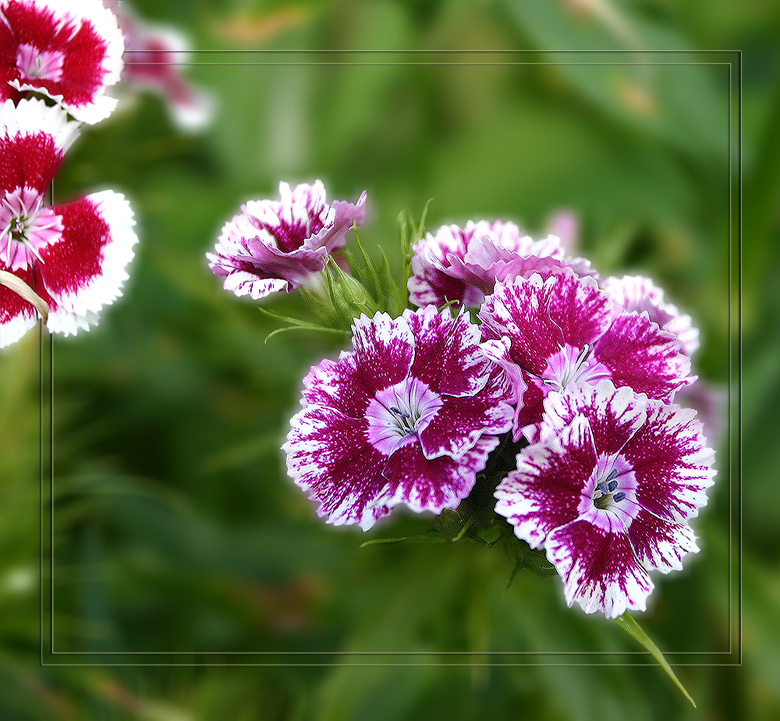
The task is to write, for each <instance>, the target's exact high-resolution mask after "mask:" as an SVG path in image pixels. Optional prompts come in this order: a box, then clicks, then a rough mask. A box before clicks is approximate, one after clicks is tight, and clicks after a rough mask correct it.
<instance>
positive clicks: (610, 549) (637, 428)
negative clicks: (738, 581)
mask: <svg viewBox="0 0 780 721" xmlns="http://www.w3.org/2000/svg"><path fill="white" fill-rule="evenodd" d="M701 430H702V428H701V423H699V422H698V421H697V420H695V412H694V411H691V410H687V409H682V408H680V406H677V405H665V404H664V403H662V402H660V401H656V400H652V399H648V398H647V396H645V395H637V394H636V393H634V392H633V391H632V390H631V389H630V388H620V389H616V388H615V386H614V385H613V384H612V383H611V382H610V381H601V382H600V383H599V384H598V385H596V386H581V387H575V388H569V389H567V390H566V391H565V392H564V393H552V394H550V395H549V396H548V397H547V399H546V400H545V414H544V419H543V421H542V424H541V428H540V439H539V442H538V443H536V444H534V445H531V446H528V447H526V448H524V449H523V450H522V451H521V452H520V453H519V454H518V456H517V470H515V471H511V472H510V473H509V475H508V476H507V477H506V478H505V479H504V480H503V481H501V483H500V484H499V485H498V488H497V489H496V492H495V496H496V498H497V499H498V502H497V504H496V512H497V513H499V514H501V515H502V516H506V518H507V519H508V521H509V523H511V524H512V525H513V526H514V528H515V534H516V535H517V536H518V537H519V538H521V539H523V540H524V541H527V542H528V544H529V545H530V546H531V547H532V548H544V550H545V552H546V555H547V558H548V560H549V561H550V563H552V564H553V565H554V566H555V568H556V570H557V571H558V574H559V575H560V576H561V578H562V579H563V583H564V592H565V597H566V601H567V603H568V604H569V605H570V606H571V605H572V604H573V603H574V602H575V601H576V602H577V603H578V604H579V605H580V606H582V608H583V610H584V611H585V612H586V613H593V612H595V611H603V612H604V614H605V615H606V616H607V617H608V618H615V617H617V616H620V615H621V614H622V613H624V612H625V611H626V610H644V609H645V605H646V599H647V596H648V595H649V594H650V592H651V591H652V589H653V582H652V580H651V579H650V575H649V573H648V571H650V570H653V569H655V570H658V571H660V572H662V573H668V572H669V571H671V570H679V569H681V568H682V559H683V557H684V556H685V555H686V554H688V553H691V552H696V551H698V548H697V546H696V538H695V535H694V533H693V531H692V530H691V528H690V527H689V526H688V523H687V522H688V520H689V519H690V518H692V517H694V516H696V515H697V513H698V509H699V508H700V507H701V506H703V505H705V503H706V502H707V498H706V495H705V490H706V489H707V488H708V487H709V486H710V485H711V484H712V478H713V476H714V470H713V469H712V467H711V466H712V463H713V459H714V454H713V452H712V450H710V449H709V448H707V446H706V439H705V438H704V437H703V436H702V432H701Z"/></svg>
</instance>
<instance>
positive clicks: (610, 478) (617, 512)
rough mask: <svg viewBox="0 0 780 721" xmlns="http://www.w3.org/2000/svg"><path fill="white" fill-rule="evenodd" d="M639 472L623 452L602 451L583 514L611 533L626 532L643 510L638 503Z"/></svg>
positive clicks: (582, 502)
mask: <svg viewBox="0 0 780 721" xmlns="http://www.w3.org/2000/svg"><path fill="white" fill-rule="evenodd" d="M636 488H637V482H636V474H635V473H634V469H633V466H632V465H631V464H630V463H629V462H628V461H627V460H626V459H625V458H624V457H623V456H622V455H620V454H619V453H618V454H616V455H607V454H605V453H602V454H601V455H599V457H598V460H597V461H596V467H595V468H594V469H593V472H592V473H591V475H590V478H589V480H588V482H587V484H586V485H585V487H584V488H583V491H582V495H581V498H580V503H579V506H578V510H579V514H580V517H581V518H583V519H584V520H587V521H589V522H590V523H592V524H593V525H594V526H596V527H598V528H601V529H602V530H604V531H607V532H608V533H622V532H625V531H626V530H628V527H629V526H630V525H631V522H632V521H633V520H634V518H636V516H637V514H638V513H639V511H640V506H639V504H638V503H637V502H636Z"/></svg>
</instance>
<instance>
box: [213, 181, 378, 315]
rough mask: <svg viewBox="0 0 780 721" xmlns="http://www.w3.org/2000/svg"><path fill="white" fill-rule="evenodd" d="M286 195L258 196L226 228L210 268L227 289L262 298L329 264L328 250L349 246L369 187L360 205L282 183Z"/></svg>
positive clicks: (318, 186)
mask: <svg viewBox="0 0 780 721" xmlns="http://www.w3.org/2000/svg"><path fill="white" fill-rule="evenodd" d="M279 195H280V196H281V200H279V201H276V200H255V201H250V202H248V203H246V204H244V205H242V206H241V210H242V211H243V212H242V213H241V214H240V215H236V216H235V217H234V218H233V219H232V220H231V221H230V222H228V223H226V224H225V226H224V227H223V229H222V234H221V235H220V237H219V241H218V242H217V245H216V253H207V254H206V257H207V258H208V260H209V261H210V262H209V267H210V268H211V270H213V271H214V273H216V274H217V275H219V276H223V277H224V278H225V281H224V287H225V290H232V291H233V292H234V293H235V294H236V295H239V296H241V295H247V294H248V295H249V296H250V297H252V298H254V299H255V300H259V299H260V298H263V297H264V296H266V295H268V294H269V293H272V292H274V291H280V290H286V291H288V292H289V291H291V290H293V289H294V288H297V287H298V286H300V285H302V284H303V283H304V282H306V281H307V280H308V279H309V278H310V277H311V276H312V275H314V274H315V273H318V272H320V271H321V270H322V269H323V268H324V267H325V260H326V258H327V257H328V255H329V254H332V253H333V252H335V251H336V250H338V249H340V248H341V247H343V246H344V243H345V242H346V234H347V231H348V230H349V228H350V226H351V225H352V223H353V222H354V223H356V224H357V225H360V224H361V223H362V222H363V219H364V216H365V202H366V194H365V192H364V193H363V194H362V195H361V196H360V199H359V200H358V202H357V204H352V203H348V202H345V201H341V200H336V201H334V202H333V205H332V206H330V205H327V204H326V203H325V187H324V186H323V184H322V181H320V180H317V181H316V182H315V183H314V185H305V184H304V185H298V186H297V187H295V188H293V189H291V188H290V186H289V185H288V184H287V183H279Z"/></svg>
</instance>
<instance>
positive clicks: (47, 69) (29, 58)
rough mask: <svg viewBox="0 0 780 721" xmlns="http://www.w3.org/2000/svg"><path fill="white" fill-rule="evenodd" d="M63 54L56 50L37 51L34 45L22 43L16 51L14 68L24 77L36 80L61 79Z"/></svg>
mask: <svg viewBox="0 0 780 721" xmlns="http://www.w3.org/2000/svg"><path fill="white" fill-rule="evenodd" d="M64 59H65V54H64V53H61V52H59V51H58V50H38V48H36V47H35V45H29V44H28V43H24V44H22V45H20V46H19V48H18V50H17V51H16V67H17V69H18V70H19V73H20V74H21V75H22V76H23V77H25V78H30V79H36V80H54V81H57V80H59V79H60V78H61V77H62V62H63V60H64Z"/></svg>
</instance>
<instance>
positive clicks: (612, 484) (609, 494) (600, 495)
mask: <svg viewBox="0 0 780 721" xmlns="http://www.w3.org/2000/svg"><path fill="white" fill-rule="evenodd" d="M617 474H618V471H617V468H613V469H612V470H611V471H610V472H609V474H608V475H607V477H606V478H605V479H604V480H603V481H601V482H600V483H598V484H597V485H596V489H595V491H594V492H593V505H594V506H596V508H601V509H604V510H608V509H610V508H612V507H613V506H614V505H615V504H617V503H620V501H622V500H623V499H624V498H625V497H626V494H625V493H624V492H623V491H618V485H619V484H618V482H617V481H616V480H615V476H617Z"/></svg>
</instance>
